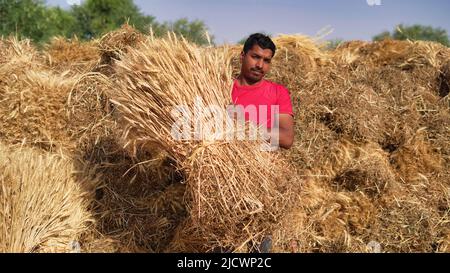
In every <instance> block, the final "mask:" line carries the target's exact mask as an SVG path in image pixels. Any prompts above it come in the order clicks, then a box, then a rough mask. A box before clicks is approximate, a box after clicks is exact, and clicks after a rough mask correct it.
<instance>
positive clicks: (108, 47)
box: [97, 24, 145, 75]
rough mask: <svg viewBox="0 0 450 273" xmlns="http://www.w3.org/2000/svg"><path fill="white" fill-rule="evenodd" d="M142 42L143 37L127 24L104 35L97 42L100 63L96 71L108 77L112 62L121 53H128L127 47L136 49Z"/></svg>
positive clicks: (118, 57)
mask: <svg viewBox="0 0 450 273" xmlns="http://www.w3.org/2000/svg"><path fill="white" fill-rule="evenodd" d="M144 40H145V36H144V35H143V34H142V33H140V32H139V31H137V30H136V29H134V28H133V27H131V26H130V25H128V24H124V25H123V26H122V27H121V28H120V29H118V30H115V31H112V32H109V33H107V34H105V35H104V36H103V37H102V38H101V39H100V40H99V42H98V47H99V50H100V63H99V66H98V67H97V70H98V71H100V72H102V73H104V74H105V75H110V74H111V73H113V70H112V69H111V65H112V64H113V62H114V60H119V59H120V57H121V56H122V54H123V53H126V52H128V47H136V46H138V45H139V44H140V43H141V42H143V41H144Z"/></svg>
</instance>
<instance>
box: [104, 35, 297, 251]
mask: <svg viewBox="0 0 450 273" xmlns="http://www.w3.org/2000/svg"><path fill="white" fill-rule="evenodd" d="M226 56H227V53H226V49H225V50H223V51H210V50H207V49H202V48H199V47H197V46H194V45H192V44H189V43H187V42H186V41H184V40H178V39H176V38H173V37H171V38H167V39H158V40H147V41H146V42H145V43H142V45H141V47H139V48H137V49H129V52H128V54H127V55H126V56H125V57H123V58H121V61H119V62H117V63H116V66H115V72H116V76H117V79H116V82H115V83H114V85H113V87H114V88H113V90H112V91H111V92H110V97H111V98H112V101H113V102H114V103H115V104H116V105H117V106H118V109H119V111H120V116H121V120H122V122H123V124H124V126H125V130H124V134H123V138H124V140H125V142H126V145H125V146H130V147H131V150H135V149H145V148H147V149H151V147H152V145H157V146H159V147H162V148H163V149H164V150H165V151H167V152H168V154H169V155H170V156H171V157H172V158H173V160H175V162H176V163H177V166H178V167H179V168H180V170H181V171H182V172H183V173H184V177H185V183H186V185H187V190H186V196H185V202H186V205H187V206H188V207H189V216H190V219H189V222H188V224H187V225H188V226H185V229H186V230H194V232H193V233H195V234H197V236H200V237H201V238H202V239H203V240H202V241H203V244H202V246H201V248H202V249H198V250H199V251H205V250H208V249H212V248H214V247H232V248H239V247H245V246H246V245H245V243H246V242H248V241H251V240H252V241H253V242H254V243H257V242H258V241H259V240H260V239H261V236H262V235H265V233H266V232H270V229H271V226H272V225H273V224H274V223H276V222H277V221H278V220H279V218H280V216H281V215H282V213H283V212H284V209H285V208H286V206H287V204H288V202H289V199H290V196H288V195H287V194H288V193H289V192H290V191H289V188H290V186H291V182H290V181H289V179H290V178H289V176H287V175H286V171H285V168H287V167H288V166H287V165H286V164H285V163H284V162H283V161H282V160H281V159H280V158H278V156H277V155H276V154H275V153H268V152H263V151H261V150H260V144H261V142H260V141H249V140H247V141H236V140H234V139H228V140H227V139H224V138H221V137H217V136H218V135H217V134H214V135H210V134H208V132H206V131H202V132H200V134H201V136H200V137H199V138H197V140H194V139H192V140H191V139H185V140H182V141H179V140H176V139H175V138H174V136H173V135H172V134H171V131H172V127H173V125H174V124H176V122H177V119H176V117H175V116H173V115H172V111H173V109H175V107H177V106H187V107H188V109H189V110H194V108H195V107H196V106H195V105H196V101H198V100H201V101H202V103H203V104H204V105H206V106H210V105H216V106H219V107H221V108H219V109H221V110H220V111H222V113H215V114H213V115H200V118H199V120H198V122H199V124H203V125H204V124H211V123H212V122H213V121H214V118H215V117H217V115H218V114H222V115H223V116H226V109H225V107H226V106H227V105H228V104H229V103H230V101H231V100H230V86H231V83H232V80H231V69H230V65H229V61H228V59H227V58H226ZM194 127H195V126H194V124H192V123H191V124H190V125H189V128H188V133H189V134H192V136H193V135H194ZM215 132H216V133H217V132H218V131H215ZM222 133H223V134H229V133H230V132H229V131H228V132H222ZM193 233H191V234H187V235H188V236H191V238H192V235H193ZM197 239H198V238H197ZM192 240H195V239H194V238H192ZM175 248H176V247H175Z"/></svg>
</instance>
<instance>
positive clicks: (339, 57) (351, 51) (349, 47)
mask: <svg viewBox="0 0 450 273" xmlns="http://www.w3.org/2000/svg"><path fill="white" fill-rule="evenodd" d="M367 44H368V42H365V41H348V42H344V43H342V44H340V45H339V46H338V47H337V48H336V49H335V50H333V51H332V52H330V55H331V58H332V60H333V61H334V62H335V63H336V64H338V65H343V66H348V65H352V64H353V63H355V62H356V61H357V60H358V59H359V58H361V55H362V52H361V49H362V48H363V47H364V46H366V45H367Z"/></svg>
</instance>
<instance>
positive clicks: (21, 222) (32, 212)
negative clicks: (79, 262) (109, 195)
mask: <svg viewBox="0 0 450 273" xmlns="http://www.w3.org/2000/svg"><path fill="white" fill-rule="evenodd" d="M0 168H1V169H2V173H1V174H0V182H1V185H2V187H1V190H0V200H1V202H0V214H2V217H0V219H1V223H0V225H1V232H0V251H1V252H70V251H73V250H74V249H72V245H73V244H72V243H73V242H77V241H78V240H79V239H80V236H81V235H82V234H83V233H85V232H87V231H88V230H89V229H90V228H91V226H92V225H93V217H92V213H91V212H90V209H91V205H92V203H91V202H92V194H93V192H94V188H95V184H96V180H95V179H94V178H93V174H92V173H89V172H84V171H83V170H82V169H80V168H81V167H80V166H78V165H77V164H76V163H75V162H73V161H71V160H70V159H65V158H64V157H62V156H59V155H54V154H48V153H42V152H40V151H37V150H33V149H29V148H21V147H12V146H6V145H3V144H1V145H0ZM86 174H90V175H86Z"/></svg>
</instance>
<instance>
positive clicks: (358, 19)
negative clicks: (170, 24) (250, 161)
mask: <svg viewBox="0 0 450 273" xmlns="http://www.w3.org/2000/svg"><path fill="white" fill-rule="evenodd" d="M73 1H74V0H47V3H48V4H50V5H60V6H61V7H64V8H67V7H69V5H68V4H67V3H68V2H69V3H70V2H73ZM371 1H373V2H376V1H379V2H381V5H372V6H371V5H369V4H368V2H371ZM134 2H135V3H136V4H137V5H138V6H139V7H140V8H141V10H142V12H143V13H145V14H148V15H153V16H155V17H156V19H157V20H158V21H173V20H176V19H178V18H181V17H187V18H189V19H191V20H192V19H200V20H203V21H204V22H205V23H206V24H207V25H208V27H209V28H210V32H211V33H212V34H213V35H214V36H215V38H216V42H217V43H223V42H230V43H235V42H237V41H238V40H240V39H242V38H243V37H246V36H247V35H248V34H250V33H253V32H258V31H264V32H266V33H270V34H279V33H287V34H292V33H302V34H307V35H315V34H316V33H317V32H318V31H319V30H321V29H323V28H324V27H326V26H330V27H331V28H333V29H334V32H333V33H332V34H330V35H328V36H327V39H334V38H343V39H345V40H356V39H359V40H370V39H371V37H372V36H374V35H376V34H378V33H380V32H382V31H384V30H392V29H393V28H394V27H395V25H397V24H399V23H404V24H415V23H418V24H425V25H432V26H434V27H442V28H444V29H446V30H447V31H450V19H449V16H448V14H449V12H450V1H448V0H428V1H426V0H315V1H313V0H222V1H221V0H135V1H134Z"/></svg>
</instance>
